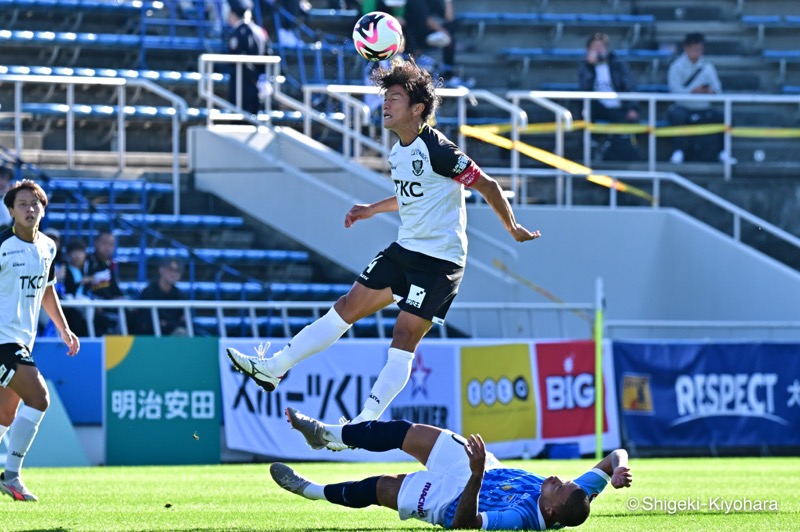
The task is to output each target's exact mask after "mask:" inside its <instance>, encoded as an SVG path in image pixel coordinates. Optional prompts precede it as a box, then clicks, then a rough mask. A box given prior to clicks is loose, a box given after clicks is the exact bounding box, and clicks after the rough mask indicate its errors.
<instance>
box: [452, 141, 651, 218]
mask: <svg viewBox="0 0 800 532" xmlns="http://www.w3.org/2000/svg"><path fill="white" fill-rule="evenodd" d="M461 132H462V133H464V134H465V135H467V136H470V137H474V138H476V139H479V140H482V141H484V142H488V143H490V144H494V145H495V146H498V147H500V148H504V149H506V150H514V149H516V150H517V151H519V152H520V153H521V154H523V155H526V156H528V157H530V158H531V159H535V160H537V161H539V162H542V163H544V164H546V165H548V166H552V167H553V168H558V169H559V170H563V171H564V172H567V173H568V174H573V175H574V174H582V175H586V179H587V180H588V181H590V182H592V183H596V184H598V185H602V186H604V187H608V188H613V189H615V190H618V191H620V192H625V193H628V194H633V195H634V196H638V197H640V198H643V199H645V200H647V201H649V202H650V203H651V204H652V203H653V202H654V198H653V196H652V195H650V194H648V193H647V192H645V191H644V190H642V189H639V188H636V187H633V186H631V185H627V184H625V183H623V182H622V181H619V180H617V179H614V178H613V177H611V176H607V175H602V174H593V173H592V169H591V168H588V167H586V166H583V165H582V164H578V163H576V162H574V161H570V160H569V159H564V158H563V157H559V156H558V155H556V154H554V153H550V152H549V151H545V150H543V149H541V148H537V147H535V146H531V145H530V144H525V143H524V142H517V143H516V146H515V145H514V142H513V141H512V140H510V139H507V138H505V137H501V136H499V135H495V134H494V133H492V132H489V131H486V130H485V129H484V128H478V127H474V126H461Z"/></svg>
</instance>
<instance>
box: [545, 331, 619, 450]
mask: <svg viewBox="0 0 800 532" xmlns="http://www.w3.org/2000/svg"><path fill="white" fill-rule="evenodd" d="M594 356H595V354H594V342H592V341H580V342H558V343H539V344H536V360H537V366H538V368H539V389H540V390H541V392H540V393H541V395H542V402H543V403H544V404H543V408H542V437H543V438H565V437H572V436H584V435H587V434H594V396H595V389H594V386H595V383H594V368H595V364H594ZM607 430H608V419H607V413H606V412H605V411H604V412H603V432H606V431H607Z"/></svg>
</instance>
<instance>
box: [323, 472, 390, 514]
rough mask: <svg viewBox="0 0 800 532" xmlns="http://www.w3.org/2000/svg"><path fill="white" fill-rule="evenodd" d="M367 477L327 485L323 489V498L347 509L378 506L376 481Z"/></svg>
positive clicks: (374, 478) (375, 478)
mask: <svg viewBox="0 0 800 532" xmlns="http://www.w3.org/2000/svg"><path fill="white" fill-rule="evenodd" d="M379 478H381V477H369V478H365V479H364V480H358V481H354V482H340V483H339V484H328V485H327V486H325V488H324V492H325V498H326V499H328V501H329V502H332V503H334V504H340V505H342V506H347V507H348V508H366V507H367V506H369V505H371V504H378V479H379Z"/></svg>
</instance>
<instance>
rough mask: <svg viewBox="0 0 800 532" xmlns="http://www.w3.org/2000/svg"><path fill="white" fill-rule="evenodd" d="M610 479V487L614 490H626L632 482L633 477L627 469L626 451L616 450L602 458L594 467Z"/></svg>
mask: <svg viewBox="0 0 800 532" xmlns="http://www.w3.org/2000/svg"><path fill="white" fill-rule="evenodd" d="M595 467H596V468H597V469H600V470H602V471H603V472H605V474H606V475H608V476H609V477H611V485H612V486H614V487H615V488H617V489H619V488H628V487H630V485H631V483H632V482H633V475H631V470H630V468H629V467H628V451H626V450H625V449H616V450H614V451H611V452H610V453H609V454H608V456H606V457H605V458H603V459H602V460H601V461H600V462H599V463H598V464H597V465H596V466H595Z"/></svg>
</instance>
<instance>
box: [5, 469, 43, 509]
mask: <svg viewBox="0 0 800 532" xmlns="http://www.w3.org/2000/svg"><path fill="white" fill-rule="evenodd" d="M0 492H2V493H5V494H6V495H8V496H9V497H11V498H12V499H14V500H15V501H22V502H36V501H38V500H39V497H37V496H36V495H34V494H33V493H31V490H29V489H28V488H27V487H25V484H23V483H22V479H21V478H20V477H17V478H15V479H14V480H6V478H5V473H0Z"/></svg>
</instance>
